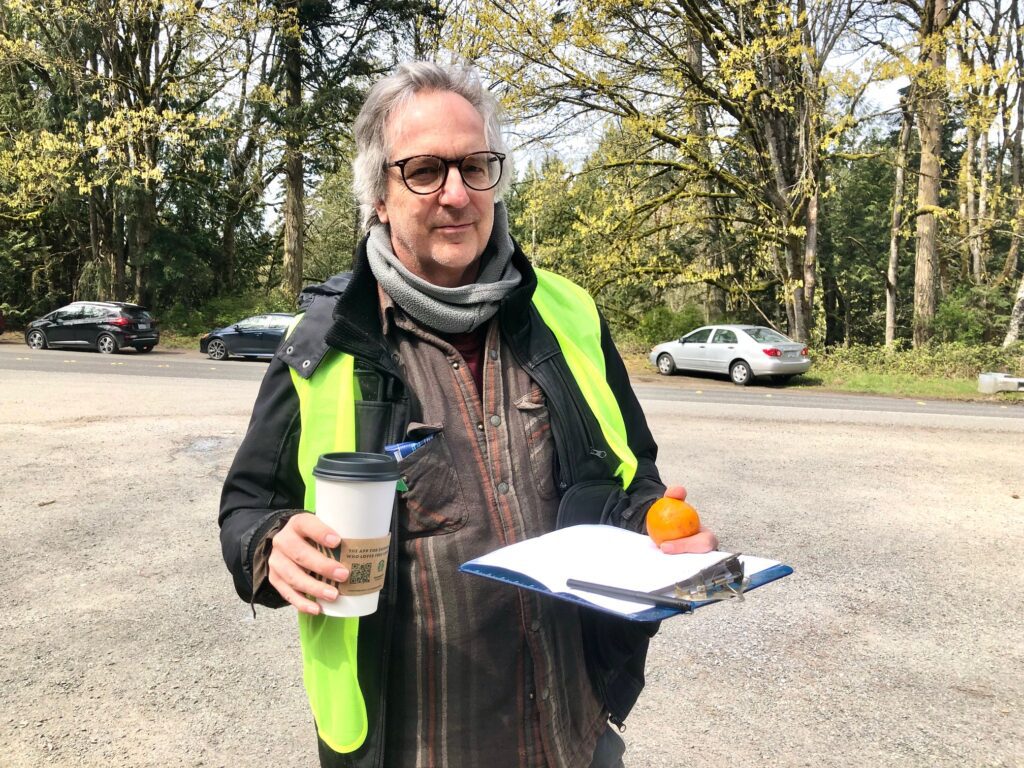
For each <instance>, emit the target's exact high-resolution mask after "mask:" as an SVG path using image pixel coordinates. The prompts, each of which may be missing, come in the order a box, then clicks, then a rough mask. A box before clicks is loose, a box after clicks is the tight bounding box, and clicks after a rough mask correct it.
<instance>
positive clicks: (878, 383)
mask: <svg viewBox="0 0 1024 768" xmlns="http://www.w3.org/2000/svg"><path fill="white" fill-rule="evenodd" d="M791 386H796V387H808V388H814V389H827V390H830V391H834V392H857V393H861V394H870V395H889V396H892V397H914V398H918V399H929V400H993V399H998V398H993V397H992V396H990V395H982V394H981V393H979V392H978V381H977V379H964V378H935V377H931V376H914V375H913V374H907V373H876V372H874V371H867V370H849V369H847V370H843V371H823V372H814V371H813V369H812V372H811V373H808V374H807V375H805V376H798V377H797V378H795V379H793V381H792V382H791Z"/></svg>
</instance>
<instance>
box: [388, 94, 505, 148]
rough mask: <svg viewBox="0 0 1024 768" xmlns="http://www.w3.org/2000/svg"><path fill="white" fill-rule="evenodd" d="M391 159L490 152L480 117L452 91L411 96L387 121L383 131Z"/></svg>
mask: <svg viewBox="0 0 1024 768" xmlns="http://www.w3.org/2000/svg"><path fill="white" fill-rule="evenodd" d="M384 130H385V132H386V136H387V141H388V146H389V148H390V150H391V151H390V153H389V154H390V155H391V157H393V158H395V157H408V156H410V155H440V156H442V157H455V156H457V155H459V154H465V153H467V152H475V151H478V150H481V149H489V147H488V146H487V136H486V130H485V128H484V120H483V117H481V116H480V113H479V112H477V110H476V107H474V106H473V105H472V104H470V103H469V102H468V101H467V100H466V99H464V98H463V97H462V96H459V95H458V94H457V93H452V92H451V91H425V92H420V93H417V94H416V95H414V96H413V97H412V98H411V99H410V100H409V101H408V102H406V103H405V104H404V105H402V106H401V107H400V108H399V109H397V110H396V111H395V112H394V113H392V114H391V116H390V117H389V118H388V121H387V123H386V125H385V128H384Z"/></svg>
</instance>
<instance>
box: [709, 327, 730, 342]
mask: <svg viewBox="0 0 1024 768" xmlns="http://www.w3.org/2000/svg"><path fill="white" fill-rule="evenodd" d="M711 343H712V344H735V343H736V334H735V333H734V332H733V331H727V330H726V329H725V328H719V329H718V330H717V331H715V338H713V339H712V340H711Z"/></svg>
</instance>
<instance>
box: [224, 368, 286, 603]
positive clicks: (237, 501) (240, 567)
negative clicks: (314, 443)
mask: <svg viewBox="0 0 1024 768" xmlns="http://www.w3.org/2000/svg"><path fill="white" fill-rule="evenodd" d="M298 440H299V398H298V395H297V394H296V392H295V387H294V386H293V385H292V381H291V375H290V374H289V372H288V366H287V365H286V364H285V363H284V362H282V361H281V360H280V359H279V358H277V357H275V358H274V359H273V360H272V361H271V362H270V367H269V368H268V369H267V373H266V375H265V376H264V378H263V383H262V385H261V386H260V392H259V395H258V396H257V398H256V404H255V405H254V406H253V412H252V418H251V419H250V421H249V428H248V430H247V431H246V433H245V437H244V438H243V439H242V443H241V445H240V446H239V448H238V452H237V453H236V454H235V459H234V461H233V462H232V464H231V469H230V470H228V474H227V477H226V478H225V480H224V488H223V490H222V491H221V499H220V515H219V517H218V523H219V525H220V542H221V549H222V551H223V554H224V562H225V563H227V566H228V570H230V571H231V576H232V578H233V579H234V583H235V590H236V591H237V592H238V596H239V597H241V598H242V599H243V600H245V601H247V602H252V603H260V604H262V605H267V606H270V607H272V608H277V607H280V606H282V605H285V604H286V603H285V601H284V599H283V598H282V597H281V596H280V595H279V594H278V593H277V590H275V589H274V588H273V587H272V586H271V585H270V583H269V582H268V581H266V579H265V574H261V573H257V574H256V575H257V579H256V581H257V584H256V593H255V594H253V562H254V559H257V555H259V559H261V560H263V561H264V562H265V560H266V553H265V552H258V551H257V550H259V549H260V548H262V547H265V545H266V542H267V541H268V540H269V539H268V536H269V535H271V534H272V533H274V532H276V530H277V529H279V528H280V527H281V526H282V525H283V523H284V522H285V521H286V520H287V518H288V517H290V516H291V515H292V514H294V513H295V512H296V511H300V510H301V509H302V507H303V505H304V499H305V484H304V483H303V481H302V478H301V476H300V475H299V470H298V459H297V457H298ZM258 570H259V569H258Z"/></svg>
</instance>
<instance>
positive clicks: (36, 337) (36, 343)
mask: <svg viewBox="0 0 1024 768" xmlns="http://www.w3.org/2000/svg"><path fill="white" fill-rule="evenodd" d="M25 343H26V344H28V346H29V349H46V336H44V335H43V332H42V331H29V334H28V338H27V339H25Z"/></svg>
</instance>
